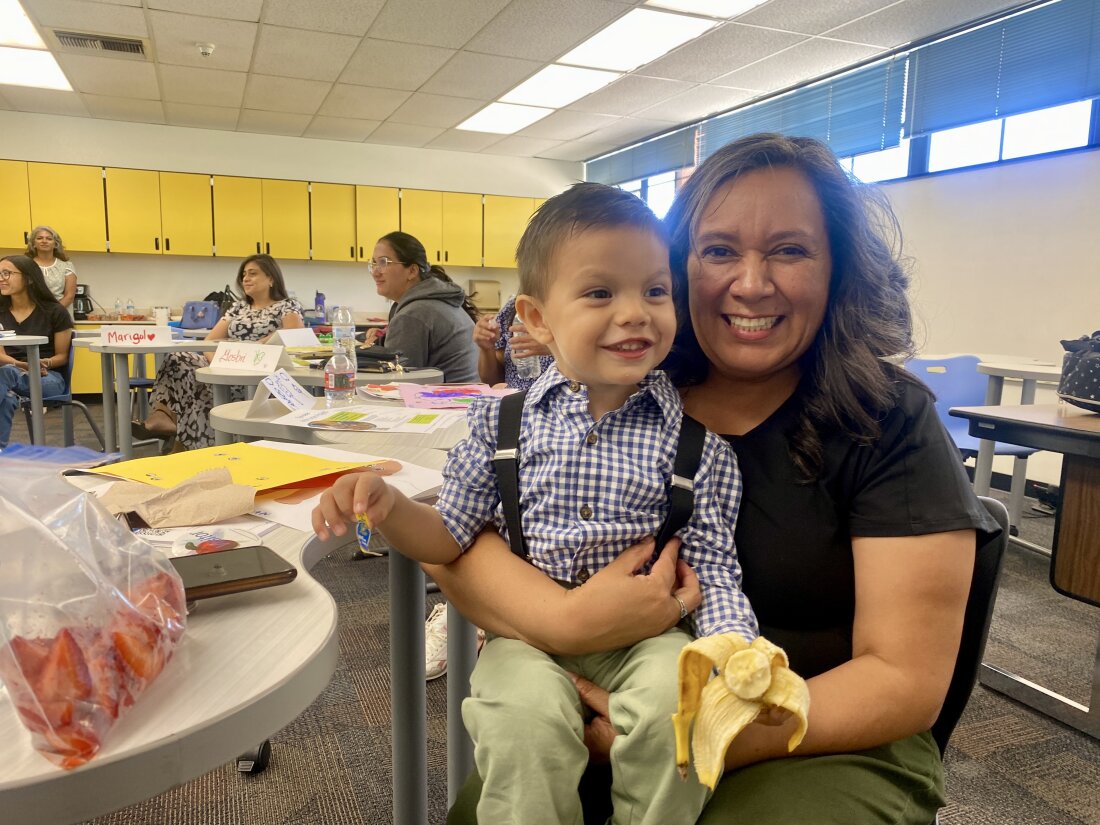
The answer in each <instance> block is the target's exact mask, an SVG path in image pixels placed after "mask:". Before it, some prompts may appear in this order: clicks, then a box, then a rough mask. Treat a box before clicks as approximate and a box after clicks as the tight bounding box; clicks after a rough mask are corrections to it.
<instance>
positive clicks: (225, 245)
mask: <svg viewBox="0 0 1100 825" xmlns="http://www.w3.org/2000/svg"><path fill="white" fill-rule="evenodd" d="M263 236H264V219H263V195H262V192H261V186H260V179H259V178H231V177H226V176H225V175H215V176H214V248H215V250H216V254H217V255H219V256H220V257H229V258H246V257H248V256H249V255H255V254H256V253H257V252H262V251H263V249H262V247H261V246H260V244H261V242H262V240H263Z"/></svg>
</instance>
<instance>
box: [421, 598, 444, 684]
mask: <svg viewBox="0 0 1100 825" xmlns="http://www.w3.org/2000/svg"><path fill="white" fill-rule="evenodd" d="M446 672H447V603H446V602H440V603H439V604H437V605H436V606H435V607H433V608H432V613H431V615H430V616H428V621H427V624H425V625H424V675H425V677H426V678H427V680H428V681H429V682H430V681H431V680H432V679H438V678H439V677H440V676H442V675H443V674H444V673H446Z"/></svg>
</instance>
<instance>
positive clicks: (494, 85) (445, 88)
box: [420, 51, 543, 100]
mask: <svg viewBox="0 0 1100 825" xmlns="http://www.w3.org/2000/svg"><path fill="white" fill-rule="evenodd" d="M542 67H543V64H542V63H541V62H536V61H534V60H519V59H517V58H514V57H500V56H499V55H492V54H477V53H475V52H465V51H463V52H458V53H457V54H455V56H454V57H452V58H451V59H450V60H448V61H447V64H446V65H445V66H443V68H441V69H440V70H439V71H438V72H436V73H435V74H434V75H433V76H432V77H431V79H430V80H429V81H428V82H427V83H425V84H424V85H423V86H421V87H420V91H422V92H431V93H432V94H437V95H453V96H454V97H471V98H476V99H478V100H493V99H494V98H498V97H500V96H501V95H503V94H504V93H505V92H507V91H510V90H511V89H512V88H514V87H515V86H518V85H519V84H520V83H522V82H523V81H524V80H526V79H527V78H529V77H530V76H531V75H533V74H534V73H535V72H537V71H538V70H539V69H541V68H542Z"/></svg>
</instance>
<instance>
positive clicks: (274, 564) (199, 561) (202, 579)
mask: <svg viewBox="0 0 1100 825" xmlns="http://www.w3.org/2000/svg"><path fill="white" fill-rule="evenodd" d="M169 561H170V562H172V566H173V567H175V568H176V572H177V573H179V574H180V578H182V579H183V590H184V597H185V598H186V599H187V601H194V600H196V599H209V598H211V597H213V596H224V595H227V594H229V593H241V592H244V591H246V590H258V589H260V588H261V587H274V586H275V585H277V584H287V583H289V582H292V581H294V577H295V576H297V575H298V570H297V568H295V567H294V565H293V564H291V563H290V562H288V561H286V560H285V559H284V558H283V557H282V556H280V555H279V554H278V553H276V552H275V551H274V550H272V549H271V548H270V547H262V546H259V545H257V546H255V547H234V548H233V549H231V550H221V551H219V552H217V553H203V554H202V555H198V556H180V557H178V558H171V559H169Z"/></svg>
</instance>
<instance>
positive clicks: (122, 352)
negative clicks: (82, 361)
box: [78, 339, 218, 459]
mask: <svg viewBox="0 0 1100 825" xmlns="http://www.w3.org/2000/svg"><path fill="white" fill-rule="evenodd" d="M83 343H84V342H83V341H78V344H83ZM87 347H88V349H90V350H91V351H92V352H98V353H99V357H100V368H101V370H102V371H103V372H102V375H103V440H104V441H105V442H106V449H107V452H112V451H113V450H114V449H115V445H116V443H117V445H118V449H119V451H120V452H121V453H122V456H123V458H127V459H129V458H133V457H134V442H133V438H132V437H131V435H130V418H131V415H132V414H133V413H132V410H131V409H130V365H129V362H128V360H127V359H128V357H129V356H131V355H133V356H145V355H166V354H168V353H171V352H213V351H214V350H216V349H217V348H218V342H217V341H181V340H179V339H173V340H171V341H165V342H164V343H159V344H158V343H153V344H101V343H97V342H95V341H89V343H88V344H87ZM111 387H114V388H115V397H114V398H112V397H111V393H110V388H111ZM116 417H117V419H116ZM116 420H117V425H116ZM116 439H117V441H116Z"/></svg>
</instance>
